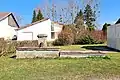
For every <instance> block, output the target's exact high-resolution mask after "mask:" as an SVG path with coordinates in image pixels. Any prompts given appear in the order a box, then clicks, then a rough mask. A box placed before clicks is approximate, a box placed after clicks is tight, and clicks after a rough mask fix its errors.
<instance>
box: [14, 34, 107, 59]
mask: <svg viewBox="0 0 120 80" xmlns="http://www.w3.org/2000/svg"><path fill="white" fill-rule="evenodd" d="M37 37H38V47H18V48H17V49H16V58H48V57H49V58H56V57H70V58H79V57H94V56H95V57H99V56H100V57H101V56H102V57H104V56H105V53H103V52H100V51H60V49H59V48H54V47H47V40H46V38H47V35H45V34H39V35H38V36H37Z"/></svg>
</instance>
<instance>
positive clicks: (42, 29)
mask: <svg viewBox="0 0 120 80" xmlns="http://www.w3.org/2000/svg"><path fill="white" fill-rule="evenodd" d="M62 27H63V25H62V24H59V23H56V22H52V21H51V20H50V19H43V20H40V21H37V22H35V23H32V24H28V25H26V26H24V27H21V28H19V29H16V31H17V40H18V41H24V40H38V37H37V35H38V34H46V35H47V40H48V41H53V40H55V39H57V38H58V34H59V33H60V32H61V30H62Z"/></svg>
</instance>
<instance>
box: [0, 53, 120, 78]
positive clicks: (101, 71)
mask: <svg viewBox="0 0 120 80" xmlns="http://www.w3.org/2000/svg"><path fill="white" fill-rule="evenodd" d="M108 57H109V58H110V59H102V58H94V59H92V58H86V59H85V58H81V59H12V58H9V57H8V56H6V57H0V80H120V53H116V54H108Z"/></svg>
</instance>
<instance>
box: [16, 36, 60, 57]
mask: <svg viewBox="0 0 120 80" xmlns="http://www.w3.org/2000/svg"><path fill="white" fill-rule="evenodd" d="M37 37H38V47H18V48H17V49H16V58H41V57H52V58H55V57H59V48H52V47H47V35H45V34H38V35H37Z"/></svg>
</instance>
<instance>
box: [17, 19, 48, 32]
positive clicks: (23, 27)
mask: <svg viewBox="0 0 120 80" xmlns="http://www.w3.org/2000/svg"><path fill="white" fill-rule="evenodd" d="M48 19H49V18H47V19H42V20H40V21H37V22H34V23H31V24H27V25H26V26H22V27H20V28H18V29H16V30H17V31H18V30H21V29H25V28H27V27H30V26H32V25H35V24H38V23H40V22H43V21H46V20H48Z"/></svg>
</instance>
